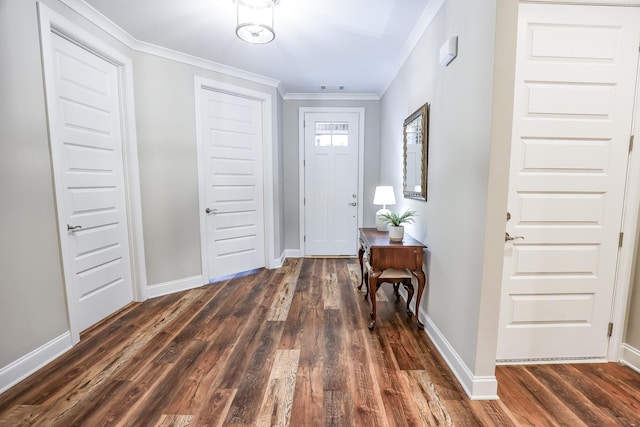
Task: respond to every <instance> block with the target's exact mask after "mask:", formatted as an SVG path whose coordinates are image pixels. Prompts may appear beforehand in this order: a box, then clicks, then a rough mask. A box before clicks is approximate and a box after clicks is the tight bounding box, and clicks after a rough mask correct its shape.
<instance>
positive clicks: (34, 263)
mask: <svg viewBox="0 0 640 427" xmlns="http://www.w3.org/2000/svg"><path fill="white" fill-rule="evenodd" d="M0 40H1V42H0V57H1V58H2V71H0V200H2V208H0V211H1V212H2V221H0V235H1V236H2V239H0V271H1V273H2V275H1V278H0V280H2V283H1V285H0V367H2V366H5V365H7V364H9V363H10V362H12V361H14V360H16V359H18V358H19V357H21V356H23V355H25V354H27V353H28V352H30V351H31V350H33V349H35V348H37V347H38V346H40V345H42V344H44V343H46V342H48V341H50V340H51V339H53V338H55V337H57V336H60V335H62V334H63V333H64V332H65V331H67V330H68V324H67V314H66V307H65V297H64V284H63V279H62V268H61V265H60V251H59V248H58V234H57V225H56V216H55V212H56V208H55V204H54V197H53V191H52V189H53V180H52V176H51V173H52V172H51V163H50V158H49V142H48V136H47V126H46V113H45V108H44V92H43V85H42V66H41V61H40V42H39V39H38V22H37V15H36V2H35V1H25V0H2V1H0Z"/></svg>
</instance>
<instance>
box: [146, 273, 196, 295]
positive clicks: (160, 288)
mask: <svg viewBox="0 0 640 427" xmlns="http://www.w3.org/2000/svg"><path fill="white" fill-rule="evenodd" d="M205 284H206V283H204V282H203V279H202V276H192V277H187V278H185V279H178V280H172V281H171V282H165V283H158V284H157V285H150V286H149V298H155V297H161V296H163V295H169V294H172V293H174V292H180V291H188V290H189V289H193V288H198V287H200V286H202V285H205Z"/></svg>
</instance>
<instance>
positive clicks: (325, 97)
mask: <svg viewBox="0 0 640 427" xmlns="http://www.w3.org/2000/svg"><path fill="white" fill-rule="evenodd" d="M282 99H284V100H285V101H380V96H379V95H378V94H377V93H287V94H286V95H284V96H283V97H282Z"/></svg>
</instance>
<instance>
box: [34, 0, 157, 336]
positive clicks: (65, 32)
mask: <svg viewBox="0 0 640 427" xmlns="http://www.w3.org/2000/svg"><path fill="white" fill-rule="evenodd" d="M38 12H39V24H40V44H41V54H42V65H43V79H44V83H45V104H46V107H47V119H48V130H49V147H50V150H51V163H52V169H53V174H54V195H55V205H56V218H57V222H58V236H59V242H58V244H59V249H60V255H61V258H62V260H61V263H62V268H63V275H64V282H65V293H66V298H67V315H68V320H69V330H70V333H71V341H72V344H73V345H75V344H77V343H78V342H79V341H80V330H79V326H78V313H77V307H76V305H75V304H73V301H75V300H76V299H74V298H72V296H73V295H74V294H75V291H74V289H73V280H72V272H71V268H70V260H68V259H66V258H68V257H67V256H66V255H65V252H66V251H65V249H64V248H65V247H66V243H67V236H66V234H65V233H64V230H66V219H65V218H61V217H60V215H59V207H58V200H64V192H63V189H62V188H60V186H58V185H56V184H55V182H62V181H61V178H62V175H61V174H62V171H60V170H58V169H59V168H56V165H55V164H56V162H54V157H53V156H54V155H57V154H59V153H58V150H56V149H55V147H54V144H53V142H54V141H56V140H57V138H58V135H57V130H56V129H54V128H53V127H52V126H51V124H52V123H56V121H55V117H56V116H57V114H58V109H57V107H56V102H54V98H55V94H54V93H53V87H52V85H51V84H47V82H52V81H53V80H54V76H53V71H52V69H51V66H50V65H49V64H50V63H51V59H52V55H53V48H52V39H51V37H52V35H53V34H56V35H58V36H60V37H63V38H65V39H66V40H68V41H70V42H72V43H74V44H76V45H78V46H79V47H81V48H83V49H85V50H87V51H89V52H91V53H93V54H94V55H97V56H99V57H101V58H102V59H104V60H106V61H108V62H109V63H111V64H113V65H115V66H116V67H117V69H118V76H119V78H118V83H119V90H120V97H121V98H120V100H121V102H122V105H121V111H120V114H121V117H120V119H121V120H120V122H121V126H122V157H123V173H124V182H125V187H124V189H123V190H124V192H125V203H126V217H127V229H128V237H129V256H130V258H131V260H130V261H131V262H130V264H131V286H132V290H133V299H134V301H144V300H146V299H147V298H148V289H147V270H146V262H145V254H144V236H143V229H142V201H141V200H142V199H141V197H140V173H139V167H138V140H137V134H136V118H135V103H134V95H133V69H132V61H131V58H129V57H128V56H126V55H124V54H123V53H121V52H118V51H117V50H115V49H114V48H113V47H111V46H109V45H108V44H106V43H105V42H103V41H102V40H100V39H99V38H98V37H96V36H94V35H93V34H91V33H89V32H87V31H85V30H83V29H82V28H80V27H79V26H77V25H76V24H74V23H73V22H71V21H70V20H69V19H67V18H65V17H63V16H61V15H59V14H57V13H56V12H54V11H53V10H51V9H49V8H48V7H46V6H45V5H43V4H42V3H40V2H38Z"/></svg>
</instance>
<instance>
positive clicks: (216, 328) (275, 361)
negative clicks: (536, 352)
mask: <svg viewBox="0 0 640 427" xmlns="http://www.w3.org/2000/svg"><path fill="white" fill-rule="evenodd" d="M359 275H360V272H359V269H358V266H357V261H355V260H352V259H289V260H287V261H286V263H285V266H284V267H283V268H281V269H279V270H260V271H258V272H257V273H256V274H253V275H248V276H244V277H237V278H232V279H230V280H227V281H224V282H220V283H215V284H212V285H208V286H204V287H201V288H198V289H193V290H190V291H186V292H182V293H177V294H173V295H168V296H165V297H160V298H155V299H152V300H149V301H146V302H144V303H142V304H132V305H130V306H128V307H127V308H125V309H124V310H122V311H120V312H119V313H116V314H115V315H113V316H111V318H109V319H107V320H105V321H103V322H101V323H100V324H98V325H97V326H95V327H94V328H92V329H91V330H89V331H86V332H85V333H84V334H83V335H82V337H81V341H80V343H79V344H78V345H77V346H76V347H74V348H73V349H72V350H71V351H69V352H68V353H66V354H65V355H63V356H62V357H60V358H59V359H58V360H56V361H55V362H53V363H51V364H49V365H47V366H46V367H44V368H43V369H41V370H40V371H38V372H37V373H35V374H33V375H32V376H30V377H29V378H27V379H26V380H24V381H22V382H21V383H19V384H18V385H16V386H15V387H13V388H12V389H10V390H8V391H7V392H5V393H4V394H2V395H0V426H11V427H14V426H25V425H37V426H91V427H93V426H115V425H118V426H300V427H302V426H304V427H309V426H340V427H342V426H367V427H369V426H432V425H433V426H435V425H438V426H440V425H445V426H450V425H456V426H521V425H522V426H556V425H566V426H615V425H619V426H640V374H638V373H636V372H634V371H632V370H630V369H628V368H626V367H622V366H620V365H617V364H594V365H586V364H585V365H538V366H526V367H523V366H518V367H506V366H503V367H498V369H497V373H496V375H497V378H498V381H499V395H500V398H501V399H500V400H499V401H471V400H469V399H468V398H467V397H466V395H465V393H464V391H463V390H462V389H461V387H460V386H459V385H458V383H457V382H456V380H455V378H454V376H453V374H452V373H451V371H450V370H449V369H448V367H447V366H446V364H445V363H444V361H443V360H442V358H441V357H440V355H439V354H438V352H437V350H436V349H435V348H434V346H433V345H432V343H431V342H430V341H429V339H428V338H427V336H426V334H425V333H424V332H422V331H418V330H416V328H415V320H414V319H412V320H411V321H409V320H408V319H407V317H406V313H405V311H404V308H403V307H404V302H403V301H402V300H396V298H395V296H394V295H393V291H392V287H391V286H387V285H384V286H383V287H382V288H381V289H380V291H379V292H378V295H379V298H378V301H379V308H378V324H377V326H376V329H375V330H374V331H373V332H370V331H369V330H368V329H367V324H368V320H369V318H368V313H369V305H368V303H367V302H365V301H364V299H363V295H364V294H363V292H361V291H358V290H357V285H358V282H359Z"/></svg>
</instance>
